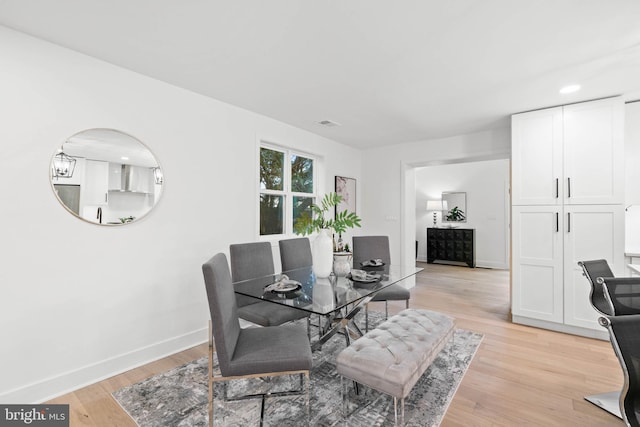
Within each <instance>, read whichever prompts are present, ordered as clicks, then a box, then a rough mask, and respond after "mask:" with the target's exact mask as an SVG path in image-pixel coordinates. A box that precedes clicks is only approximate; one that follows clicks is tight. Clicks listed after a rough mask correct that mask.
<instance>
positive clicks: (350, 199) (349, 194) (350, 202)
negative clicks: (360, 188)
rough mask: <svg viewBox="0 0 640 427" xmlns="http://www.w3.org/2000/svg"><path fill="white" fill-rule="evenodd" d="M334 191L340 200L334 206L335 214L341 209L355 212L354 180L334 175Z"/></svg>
mask: <svg viewBox="0 0 640 427" xmlns="http://www.w3.org/2000/svg"><path fill="white" fill-rule="evenodd" d="M336 193H337V194H339V195H340V196H342V201H341V202H340V204H339V205H337V206H336V214H337V213H339V212H342V211H349V212H353V213H356V180H355V178H347V177H345V176H336Z"/></svg>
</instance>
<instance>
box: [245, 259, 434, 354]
mask: <svg viewBox="0 0 640 427" xmlns="http://www.w3.org/2000/svg"><path fill="white" fill-rule="evenodd" d="M363 270H365V271H366V272H367V273H368V274H367V275H366V276H364V275H361V276H358V275H357V274H355V273H354V274H353V276H352V274H351V273H349V274H348V275H347V276H346V277H342V276H340V277H339V276H335V275H333V274H332V275H331V276H329V277H328V278H320V277H316V275H315V274H314V272H313V269H312V268H311V267H304V268H299V269H295V270H287V271H283V272H282V273H281V274H275V275H268V276H263V277H258V278H255V279H249V280H244V281H241V282H235V283H234V284H233V286H234V291H235V293H236V294H239V295H244V296H247V297H251V298H255V299H259V300H261V301H269V302H271V303H273V304H279V305H282V306H286V307H293V308H296V309H298V310H302V311H306V312H308V313H309V314H310V315H311V314H316V315H318V316H320V324H319V328H320V330H319V334H318V339H317V340H315V341H313V342H312V349H313V350H317V349H320V348H322V345H323V344H324V343H325V342H327V340H329V339H330V338H331V337H332V336H334V335H335V334H336V333H338V332H341V333H343V334H344V336H345V339H346V343H347V345H349V344H350V343H351V339H357V338H359V337H361V336H362V335H363V334H362V331H361V330H360V328H359V327H358V325H357V324H356V323H355V322H354V319H355V316H356V314H358V312H359V311H360V310H361V309H362V308H363V307H364V306H365V304H367V303H368V302H369V301H371V299H372V298H373V296H374V295H375V294H376V293H377V292H379V291H380V290H381V289H384V288H386V287H387V286H391V285H393V284H396V283H398V282H400V281H402V280H405V279H407V278H409V277H411V276H414V275H415V274H417V273H418V272H420V271H421V270H422V268H418V267H415V266H401V265H394V264H391V265H384V266H381V267H375V268H366V269H363ZM281 285H284V286H281Z"/></svg>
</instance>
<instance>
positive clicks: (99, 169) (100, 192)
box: [81, 160, 109, 206]
mask: <svg viewBox="0 0 640 427" xmlns="http://www.w3.org/2000/svg"><path fill="white" fill-rule="evenodd" d="M108 191H109V163H107V162H102V161H98V160H87V161H86V164H85V175H84V186H83V188H82V190H81V197H82V204H83V205H84V206H87V205H89V206H94V205H95V206H105V205H107V203H108V202H109V199H108V197H109V193H108Z"/></svg>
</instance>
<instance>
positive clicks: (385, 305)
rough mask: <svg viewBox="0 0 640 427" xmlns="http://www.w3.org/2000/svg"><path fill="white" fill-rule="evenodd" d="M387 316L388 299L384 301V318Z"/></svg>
mask: <svg viewBox="0 0 640 427" xmlns="http://www.w3.org/2000/svg"><path fill="white" fill-rule="evenodd" d="M388 318H389V301H385V302H384V320H387V319H388Z"/></svg>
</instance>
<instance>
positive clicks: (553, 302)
mask: <svg viewBox="0 0 640 427" xmlns="http://www.w3.org/2000/svg"><path fill="white" fill-rule="evenodd" d="M623 132H624V103H623V101H622V100H621V99H620V98H608V99H604V100H598V101H591V102H585V103H580V104H573V105H568V106H563V107H555V108H549V109H544V110H538V111H533V112H528V113H521V114H515V115H513V116H512V187H511V188H512V194H511V197H512V230H511V232H512V235H511V238H512V245H511V248H512V316H513V321H514V322H516V323H523V324H528V325H532V326H538V327H544V328H548V329H554V330H559V331H563V332H570V333H575V334H580V335H586V336H597V337H601V338H605V337H606V333H605V331H604V330H603V329H602V327H600V326H599V325H598V322H597V318H598V315H597V313H596V312H595V310H594V309H593V308H592V307H591V305H590V303H589V291H590V289H589V284H588V282H587V280H586V279H585V278H584V277H583V276H582V271H581V269H580V267H579V266H578V261H581V260H589V259H600V258H604V259H606V260H607V261H608V262H609V264H610V265H611V268H612V270H613V271H614V273H615V274H617V275H623V274H624V271H625V270H624V205H623V203H624V136H623Z"/></svg>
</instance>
